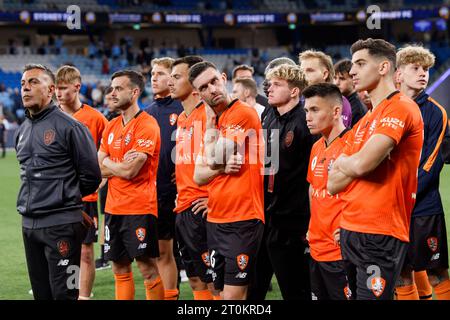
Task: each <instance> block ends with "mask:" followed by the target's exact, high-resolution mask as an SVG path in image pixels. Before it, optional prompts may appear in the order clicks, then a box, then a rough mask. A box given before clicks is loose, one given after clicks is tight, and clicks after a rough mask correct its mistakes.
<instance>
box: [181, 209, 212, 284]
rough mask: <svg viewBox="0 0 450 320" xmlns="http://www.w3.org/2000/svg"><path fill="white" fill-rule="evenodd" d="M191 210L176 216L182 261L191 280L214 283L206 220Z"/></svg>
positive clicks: (200, 214)
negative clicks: (193, 278) (195, 278)
mask: <svg viewBox="0 0 450 320" xmlns="http://www.w3.org/2000/svg"><path fill="white" fill-rule="evenodd" d="M191 209H192V208H189V209H187V210H185V211H183V212H181V213H179V214H177V216H176V220H175V236H176V239H177V242H178V250H179V252H180V256H181V261H182V263H183V266H184V268H185V269H186V274H187V276H188V277H189V278H191V277H199V278H200V279H201V280H202V281H203V282H205V283H210V282H212V268H211V263H210V259H209V252H208V244H207V242H206V218H203V217H202V213H198V214H194V213H192V211H191Z"/></svg>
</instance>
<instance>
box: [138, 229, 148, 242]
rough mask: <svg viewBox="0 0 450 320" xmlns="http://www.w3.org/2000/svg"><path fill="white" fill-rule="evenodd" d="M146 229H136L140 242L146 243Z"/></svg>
mask: <svg viewBox="0 0 450 320" xmlns="http://www.w3.org/2000/svg"><path fill="white" fill-rule="evenodd" d="M145 232H146V231H145V228H137V229H136V237H137V238H138V240H139V241H141V242H142V241H144V239H145Z"/></svg>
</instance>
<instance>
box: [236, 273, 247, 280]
mask: <svg viewBox="0 0 450 320" xmlns="http://www.w3.org/2000/svg"><path fill="white" fill-rule="evenodd" d="M246 277H247V272H239V273H238V274H237V275H236V277H235V278H236V279H245V278H246Z"/></svg>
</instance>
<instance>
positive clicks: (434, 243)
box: [427, 237, 438, 252]
mask: <svg viewBox="0 0 450 320" xmlns="http://www.w3.org/2000/svg"><path fill="white" fill-rule="evenodd" d="M427 244H428V248H430V250H431V251H433V252H436V250H437V249H438V239H437V238H436V237H429V238H428V239H427Z"/></svg>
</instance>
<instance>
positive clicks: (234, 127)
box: [221, 107, 261, 146]
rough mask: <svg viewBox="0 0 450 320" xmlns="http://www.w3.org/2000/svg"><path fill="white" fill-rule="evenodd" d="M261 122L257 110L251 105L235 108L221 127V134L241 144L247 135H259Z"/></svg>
mask: <svg viewBox="0 0 450 320" xmlns="http://www.w3.org/2000/svg"><path fill="white" fill-rule="evenodd" d="M260 129H261V122H260V120H259V118H258V114H257V113H256V111H255V110H254V109H252V108H250V107H243V108H239V109H236V110H233V112H232V113H231V114H229V115H228V117H227V121H226V123H225V124H224V125H223V128H222V129H221V135H222V136H223V137H224V138H226V139H229V140H232V141H234V142H236V143H237V144H238V145H239V146H241V145H242V144H243V143H244V142H245V138H246V137H247V136H249V137H250V136H252V135H258V134H259V130H260Z"/></svg>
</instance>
